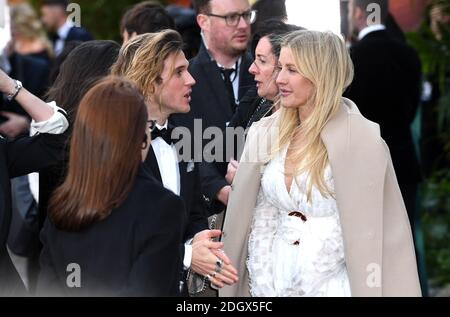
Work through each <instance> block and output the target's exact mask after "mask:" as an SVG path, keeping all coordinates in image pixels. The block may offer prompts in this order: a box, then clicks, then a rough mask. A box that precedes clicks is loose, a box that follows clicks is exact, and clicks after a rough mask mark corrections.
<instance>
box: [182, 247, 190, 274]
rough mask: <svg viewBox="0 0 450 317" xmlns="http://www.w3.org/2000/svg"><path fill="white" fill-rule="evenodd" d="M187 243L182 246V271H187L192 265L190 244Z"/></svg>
mask: <svg viewBox="0 0 450 317" xmlns="http://www.w3.org/2000/svg"><path fill="white" fill-rule="evenodd" d="M188 243H189V242H187V243H186V244H185V245H184V259H183V265H184V269H185V270H188V269H189V268H190V267H191V263H192V244H188Z"/></svg>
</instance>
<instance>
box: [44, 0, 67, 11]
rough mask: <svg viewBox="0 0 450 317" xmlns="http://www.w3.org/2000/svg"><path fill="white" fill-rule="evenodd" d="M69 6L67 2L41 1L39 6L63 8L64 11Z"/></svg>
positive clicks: (58, 0)
mask: <svg viewBox="0 0 450 317" xmlns="http://www.w3.org/2000/svg"><path fill="white" fill-rule="evenodd" d="M68 5H69V1H67V0H42V1H41V6H58V7H61V8H64V10H66V8H67V6H68Z"/></svg>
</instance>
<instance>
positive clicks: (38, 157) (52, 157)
mask: <svg viewBox="0 0 450 317" xmlns="http://www.w3.org/2000/svg"><path fill="white" fill-rule="evenodd" d="M66 140H67V137H66V136H65V135H52V134H40V135H37V136H34V137H22V138H19V139H16V140H14V141H7V142H6V160H7V165H8V172H9V175H10V177H11V178H14V177H18V176H22V175H26V174H29V173H33V172H37V171H39V170H40V169H43V168H46V167H49V166H52V165H55V164H56V163H58V162H59V161H61V160H63V158H64V151H63V150H64V147H65V144H66Z"/></svg>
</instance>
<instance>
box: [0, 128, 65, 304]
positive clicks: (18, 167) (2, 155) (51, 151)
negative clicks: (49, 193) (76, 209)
mask: <svg viewBox="0 0 450 317" xmlns="http://www.w3.org/2000/svg"><path fill="white" fill-rule="evenodd" d="M62 144H63V141H62V140H61V136H56V135H47V134H40V135H38V136H36V137H32V138H30V137H24V138H19V139H16V140H15V141H13V142H10V141H7V140H5V139H3V138H0V183H1V187H0V296H10V295H20V294H21V293H20V292H24V287H23V284H22V282H21V280H20V277H19V275H18V274H17V272H16V270H15V268H14V266H13V264H12V262H11V260H10V257H9V255H8V252H7V250H6V241H7V238H8V232H9V226H10V222H11V185H10V181H9V180H10V178H14V177H17V176H21V175H26V174H29V173H31V172H36V171H39V170H40V169H41V168H44V167H47V166H50V165H52V164H56V163H57V162H58V161H59V160H60V159H62V155H61V153H62V147H63V145H62Z"/></svg>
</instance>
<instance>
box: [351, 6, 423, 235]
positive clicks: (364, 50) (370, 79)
mask: <svg viewBox="0 0 450 317" xmlns="http://www.w3.org/2000/svg"><path fill="white" fill-rule="evenodd" d="M369 4H372V5H373V4H377V5H378V6H379V8H380V10H377V11H375V13H371V11H366V10H369V9H370V8H368V6H369ZM374 14H378V15H379V19H376V17H377V16H376V15H375V16H374ZM387 15H388V1H386V0H378V1H373V0H351V1H350V2H349V20H350V23H351V24H352V25H353V27H354V28H355V29H356V30H357V31H358V32H359V35H358V39H359V40H358V41H357V42H356V43H354V44H353V45H352V47H351V57H352V60H353V63H354V68H355V79H354V81H353V83H352V85H351V86H350V88H349V89H348V91H347V92H346V93H345V96H346V97H348V98H350V99H351V100H353V101H354V102H355V103H356V104H357V105H358V107H359V109H360V111H361V113H362V114H363V115H364V116H365V117H366V118H368V119H369V120H372V121H374V122H376V123H378V124H379V125H380V128H381V135H382V137H383V139H384V140H385V141H386V143H387V145H388V146H389V149H390V151H391V155H392V160H393V163H394V168H395V172H396V174H397V178H398V181H399V185H400V189H401V191H402V194H403V199H404V201H405V204H406V209H407V211H408V216H409V218H410V219H409V220H410V223H411V225H412V226H413V224H414V218H415V216H414V214H415V211H416V204H417V202H416V199H417V185H418V182H419V181H420V179H421V172H420V167H419V163H418V159H417V155H416V150H415V147H414V144H413V139H412V134H411V128H410V125H411V123H412V121H413V120H414V118H415V115H416V112H417V108H418V106H419V103H420V94H421V65H420V60H419V58H418V55H417V53H416V52H415V51H414V50H413V49H412V48H411V47H409V46H407V45H406V44H405V43H404V42H401V41H398V40H396V39H394V38H392V37H391V36H389V34H388V32H387V30H386V27H385V21H386V18H387ZM374 18H375V19H374ZM413 229H414V226H413Z"/></svg>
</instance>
